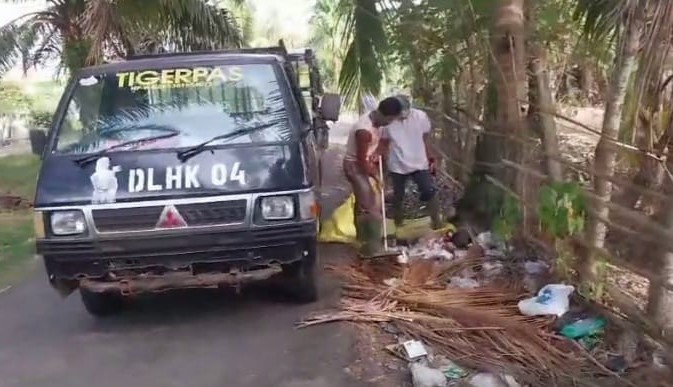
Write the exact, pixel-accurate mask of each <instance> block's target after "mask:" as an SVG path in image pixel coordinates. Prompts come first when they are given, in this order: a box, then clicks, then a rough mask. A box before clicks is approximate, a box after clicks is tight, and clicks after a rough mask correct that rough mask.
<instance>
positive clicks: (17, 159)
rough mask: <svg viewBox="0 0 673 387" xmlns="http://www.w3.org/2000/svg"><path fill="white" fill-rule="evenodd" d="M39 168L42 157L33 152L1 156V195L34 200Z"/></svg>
mask: <svg viewBox="0 0 673 387" xmlns="http://www.w3.org/2000/svg"><path fill="white" fill-rule="evenodd" d="M39 168H40V158H39V157H37V156H33V155H32V154H31V155H12V156H5V157H0V195H2V194H8V193H9V194H11V195H18V196H21V197H22V198H25V199H28V200H33V194H34V193H35V183H36V182H37V171H38V169H39Z"/></svg>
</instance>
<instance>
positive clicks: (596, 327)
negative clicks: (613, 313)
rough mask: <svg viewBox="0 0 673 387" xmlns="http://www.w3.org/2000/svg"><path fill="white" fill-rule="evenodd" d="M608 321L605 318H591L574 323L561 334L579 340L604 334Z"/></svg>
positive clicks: (563, 329) (562, 330)
mask: <svg viewBox="0 0 673 387" xmlns="http://www.w3.org/2000/svg"><path fill="white" fill-rule="evenodd" d="M605 324H607V321H606V320H605V319H604V318H603V317H590V318H585V319H581V320H577V321H575V322H572V323H570V324H568V325H566V326H564V327H563V328H562V329H561V334H562V335H563V336H565V337H567V338H569V339H579V338H582V337H586V336H593V335H596V334H599V333H602V332H603V328H604V327H605Z"/></svg>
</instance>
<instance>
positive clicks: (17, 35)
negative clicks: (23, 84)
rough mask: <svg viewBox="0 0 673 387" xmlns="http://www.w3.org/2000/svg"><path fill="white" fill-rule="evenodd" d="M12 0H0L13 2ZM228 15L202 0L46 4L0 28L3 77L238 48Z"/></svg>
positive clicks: (237, 33)
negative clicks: (50, 64) (47, 66)
mask: <svg viewBox="0 0 673 387" xmlns="http://www.w3.org/2000/svg"><path fill="white" fill-rule="evenodd" d="M9 1H10V0H0V2H9ZM241 42H242V38H241V32H240V29H239V27H238V25H237V23H236V22H235V21H234V20H233V19H232V17H231V14H230V13H229V11H228V10H226V9H223V8H221V7H217V6H216V5H214V4H212V3H210V2H207V1H203V0H155V1H146V0H47V7H46V9H45V10H43V11H39V12H33V13H29V14H26V15H23V16H21V17H19V18H17V19H15V20H13V21H12V22H10V23H8V24H6V25H5V26H2V27H0V74H2V73H3V72H5V71H7V70H8V69H9V68H11V67H13V66H14V65H16V63H17V62H18V61H22V64H23V67H24V69H25V68H29V67H31V66H37V65H40V64H42V63H44V62H45V61H47V60H53V59H58V60H60V62H61V65H62V67H64V68H65V69H67V70H70V71H72V70H76V69H78V68H80V67H82V66H85V65H92V64H96V63H101V62H104V61H106V60H109V59H113V58H119V57H122V58H123V57H128V56H131V55H134V54H137V53H138V52H139V51H140V52H152V51H162V50H179V51H187V50H197V49H215V48H226V47H238V46H240V45H241Z"/></svg>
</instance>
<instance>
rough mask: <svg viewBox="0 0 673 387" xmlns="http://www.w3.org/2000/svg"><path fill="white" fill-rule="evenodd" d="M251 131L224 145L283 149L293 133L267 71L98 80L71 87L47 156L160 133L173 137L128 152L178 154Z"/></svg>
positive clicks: (253, 67)
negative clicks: (270, 144) (172, 151)
mask: <svg viewBox="0 0 673 387" xmlns="http://www.w3.org/2000/svg"><path fill="white" fill-rule="evenodd" d="M257 126H259V127H263V128H261V129H260V130H254V131H251V132H250V134H249V135H242V136H237V137H235V138H232V139H230V140H226V141H225V142H226V143H227V144H241V143H268V142H284V141H289V140H291V139H292V137H293V136H294V134H295V133H294V131H293V130H292V129H291V126H290V123H289V119H288V116H287V113H286V106H285V102H284V99H283V93H282V90H281V87H280V81H279V79H278V76H277V73H276V71H275V69H274V66H273V65H271V64H245V65H235V66H233V65H232V66H210V67H209V66H198V67H181V68H171V69H149V70H141V71H130V72H119V73H111V74H100V75H96V76H91V77H84V78H80V79H78V80H77V84H76V86H75V90H74V92H73V94H72V96H71V99H70V101H69V102H68V106H67V111H66V115H65V117H64V119H63V120H62V122H61V125H60V127H59V129H58V136H57V141H56V146H55V149H54V151H55V152H56V153H68V154H83V153H92V152H96V151H100V150H103V149H107V148H109V147H113V146H115V145H118V144H122V143H125V142H133V140H136V139H142V138H147V137H154V136H161V135H163V134H166V133H167V132H172V133H177V135H174V136H163V137H164V138H162V139H160V140H157V141H150V142H147V143H142V144H141V145H129V148H128V149H168V148H173V149H174V148H184V147H190V146H194V145H197V144H200V143H202V142H204V141H206V140H208V139H211V138H213V137H215V136H219V135H224V134H226V133H229V132H235V131H237V130H240V129H241V128H254V127H257ZM218 143H220V142H218V141H214V142H213V143H212V145H218ZM122 148H123V149H117V150H125V149H127V148H124V147H122Z"/></svg>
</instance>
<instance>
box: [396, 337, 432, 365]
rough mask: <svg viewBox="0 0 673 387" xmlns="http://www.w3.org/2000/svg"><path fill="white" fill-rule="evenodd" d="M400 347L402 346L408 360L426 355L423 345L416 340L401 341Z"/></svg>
mask: <svg viewBox="0 0 673 387" xmlns="http://www.w3.org/2000/svg"><path fill="white" fill-rule="evenodd" d="M402 347H403V348H404V351H405V353H406V355H407V358H408V359H409V360H415V359H418V358H420V357H423V356H427V355H428V351H427V350H426V349H425V346H424V345H423V343H421V342H420V341H418V340H408V341H405V342H404V343H402Z"/></svg>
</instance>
